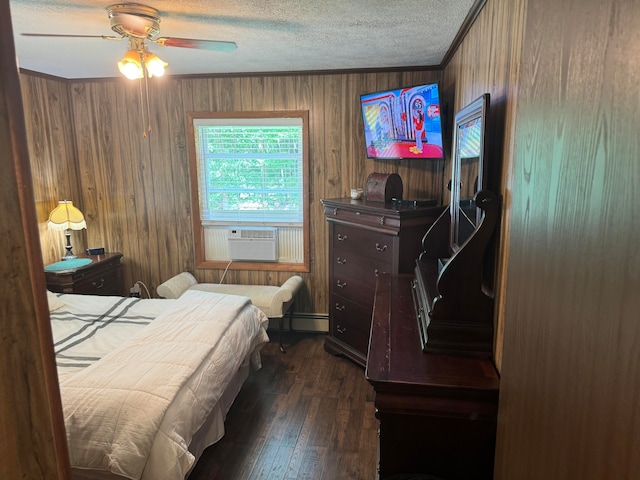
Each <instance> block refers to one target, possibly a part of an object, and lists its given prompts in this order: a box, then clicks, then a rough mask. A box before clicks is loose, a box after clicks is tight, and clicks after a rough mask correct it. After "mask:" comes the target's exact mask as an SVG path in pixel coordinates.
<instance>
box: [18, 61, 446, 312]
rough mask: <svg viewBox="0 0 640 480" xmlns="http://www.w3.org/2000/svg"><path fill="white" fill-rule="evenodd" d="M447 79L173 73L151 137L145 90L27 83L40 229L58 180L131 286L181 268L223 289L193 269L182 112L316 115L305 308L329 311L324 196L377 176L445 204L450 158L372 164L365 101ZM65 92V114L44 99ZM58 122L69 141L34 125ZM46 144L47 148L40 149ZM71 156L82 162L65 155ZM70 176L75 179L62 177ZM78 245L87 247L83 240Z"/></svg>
mask: <svg viewBox="0 0 640 480" xmlns="http://www.w3.org/2000/svg"><path fill="white" fill-rule="evenodd" d="M114 68H115V67H114ZM440 79H441V74H440V72H438V71H425V70H422V71H407V72H388V73H344V74H316V75H273V76H251V77H211V78H207V77H176V78H172V77H170V76H168V77H164V78H162V79H153V80H152V81H150V82H149V85H150V102H151V105H150V112H151V127H152V132H151V133H150V134H149V135H148V136H147V138H144V137H143V135H142V133H143V131H144V129H145V127H146V125H145V123H144V121H143V113H145V110H143V108H142V106H141V104H140V91H139V88H138V87H139V85H138V83H136V82H130V81H127V80H125V79H121V78H117V79H113V80H101V81H73V82H64V81H61V80H60V81H55V80H51V79H42V78H38V77H37V76H35V75H30V74H23V84H24V85H25V94H24V97H25V102H26V103H27V105H28V107H27V108H28V110H29V111H30V112H31V115H30V116H31V118H33V119H34V120H33V121H31V122H29V123H30V130H31V132H32V133H33V138H32V144H31V151H32V161H33V164H34V170H38V171H40V172H42V174H41V176H42V177H43V180H42V181H40V182H39V183H38V185H37V186H36V189H37V190H38V192H37V196H38V198H40V199H42V200H41V201H42V202H43V203H46V208H43V209H41V211H39V212H38V215H39V220H40V221H41V222H44V221H45V220H46V216H47V215H48V210H49V208H50V207H51V206H53V205H55V202H54V200H55V199H57V198H58V197H60V196H61V195H62V196H65V195H63V192H61V190H63V188H62V187H61V186H60V182H62V184H64V182H65V181H66V182H68V185H65V187H67V186H68V188H69V190H70V191H71V193H70V194H69V195H73V196H74V198H73V199H74V200H75V201H76V203H77V204H78V206H79V207H80V208H81V209H82V211H83V212H84V214H85V216H86V217H87V231H86V233H85V234H86V244H87V246H92V247H93V246H104V247H105V248H106V249H107V250H110V251H121V252H123V253H124V264H125V278H126V282H127V285H133V283H134V282H135V281H137V280H141V281H143V282H144V283H145V285H147V286H148V287H149V289H150V290H151V291H152V292H153V291H154V290H155V287H157V285H159V284H160V283H162V282H163V281H164V280H166V279H168V278H169V277H171V276H172V275H175V274H177V273H180V272H181V271H184V270H188V271H191V272H193V273H194V274H195V275H196V277H197V278H198V279H199V280H200V281H210V282H217V281H219V279H220V276H221V274H222V271H220V270H197V271H194V252H193V233H192V227H191V209H190V203H189V176H188V159H187V149H186V143H185V142H186V119H185V114H186V112H191V111H251V110H309V117H310V172H309V175H310V210H311V211H310V225H311V259H310V260H311V271H310V272H309V273H308V274H306V273H305V274H303V278H304V279H305V284H306V289H304V291H303V292H302V293H301V294H300V297H301V298H300V299H299V302H298V305H297V310H299V311H303V312H308V313H326V312H327V309H328V296H327V295H328V293H327V287H328V264H327V252H328V247H327V235H328V233H327V226H326V221H325V218H324V214H323V211H322V207H321V204H320V199H321V198H334V197H344V196H348V194H349V190H350V189H351V188H352V187H361V186H364V183H365V182H366V178H367V176H368V174H369V173H371V172H374V171H377V172H389V173H392V172H393V173H398V174H399V175H400V176H401V178H402V179H403V183H404V191H405V198H416V197H435V198H438V199H440V198H441V196H442V182H443V166H444V162H443V161H437V160H435V161H434V160H429V161H409V160H403V161H373V160H369V159H367V158H366V157H365V153H364V135H363V126H362V119H361V114H360V103H359V98H360V95H361V94H364V93H370V92H374V91H378V90H383V89H387V88H397V87H402V86H410V85H417V84H420V83H426V82H431V81H438V80H440ZM65 88H68V92H69V100H68V101H67V103H66V104H65V105H64V106H60V108H58V106H57V105H53V106H52V105H50V104H47V102H46V101H45V100H43V99H46V98H49V97H51V96H55V97H57V98H62V96H63V92H64V91H65ZM54 112H55V113H54ZM54 114H55V115H57V117H56V118H54V119H53V120H55V122H54V123H56V124H57V123H58V122H60V124H61V125H66V126H67V127H68V128H66V129H65V130H64V132H61V131H58V130H55V131H49V130H47V128H48V127H47V125H44V124H40V123H39V122H37V121H35V119H38V118H40V117H45V118H50V117H51V116H52V115H54ZM40 136H44V137H49V138H50V139H51V141H49V142H46V141H43V142H40V141H39V140H37V138H39V137H40ZM41 144H42V145H43V146H42V147H40V145H41ZM73 149H75V150H76V155H75V156H74V155H67V151H69V150H73ZM72 171H73V172H75V177H74V176H73V175H71V172H72ZM66 172H69V179H67V177H62V176H63V175H66ZM72 177H74V178H73V179H72ZM73 180H76V181H77V183H78V185H79V187H78V188H79V190H77V191H74V190H73V188H72V187H74V185H75V184H74V183H73ZM47 199H50V200H48V203H47ZM77 233H78V232H73V234H74V235H76V234H77ZM42 238H43V250H44V255H45V262H48V261H55V260H56V255H54V252H55V253H56V254H57V251H56V250H55V248H54V246H53V245H52V240H51V239H50V238H47V237H45V236H44V235H43V237H42ZM75 238H76V237H75V236H74V239H75ZM76 244H78V245H79V246H80V243H79V240H76V241H75V242H74V245H76ZM82 248H84V245H82ZM290 275H291V273H288V272H280V273H279V272H269V271H266V272H260V271H233V270H230V271H229V272H228V273H227V276H226V277H225V281H226V282H228V283H256V284H270V285H275V284H279V283H281V282H283V281H284V280H285V279H286V278H288V277H289V276H290Z"/></svg>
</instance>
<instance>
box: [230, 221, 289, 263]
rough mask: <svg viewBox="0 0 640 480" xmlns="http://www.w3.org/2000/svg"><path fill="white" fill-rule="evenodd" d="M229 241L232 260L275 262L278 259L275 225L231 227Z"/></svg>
mask: <svg viewBox="0 0 640 480" xmlns="http://www.w3.org/2000/svg"><path fill="white" fill-rule="evenodd" d="M227 241H228V247H229V258H230V259H231V260H250V261H254V262H255V261H263V262H275V261H276V260H277V259H278V229H277V228H275V227H231V228H229V231H228V233H227Z"/></svg>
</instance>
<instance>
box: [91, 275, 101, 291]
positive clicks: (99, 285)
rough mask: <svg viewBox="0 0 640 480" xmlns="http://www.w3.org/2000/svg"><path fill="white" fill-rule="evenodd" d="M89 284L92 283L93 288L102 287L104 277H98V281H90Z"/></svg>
mask: <svg viewBox="0 0 640 480" xmlns="http://www.w3.org/2000/svg"><path fill="white" fill-rule="evenodd" d="M91 285H93V288H95V289H96V290H99V289H101V288H102V287H104V278H101V279H100V283H96V282H91Z"/></svg>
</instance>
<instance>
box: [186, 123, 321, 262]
mask: <svg viewBox="0 0 640 480" xmlns="http://www.w3.org/2000/svg"><path fill="white" fill-rule="evenodd" d="M188 127H189V132H188V133H189V162H190V170H191V189H192V194H191V199H192V207H193V209H192V211H193V212H194V216H193V217H194V237H195V248H196V266H197V267H198V268H223V267H226V266H227V265H228V264H229V261H230V260H233V264H232V265H231V267H230V268H237V269H240V268H242V269H256V270H285V269H286V270H292V271H308V270H309V259H308V256H309V254H308V252H309V248H308V245H309V234H308V210H309V205H308V193H307V190H308V180H307V171H308V160H307V159H308V154H307V151H308V145H307V143H308V141H307V139H308V132H307V129H308V113H307V112H289V111H285V112H222V113H190V114H188ZM238 229H241V230H242V231H250V233H251V235H249V236H251V237H252V238H253V237H260V240H256V241H263V240H265V239H264V237H266V236H269V237H273V236H274V235H275V237H276V241H275V242H274V249H275V250H276V251H275V254H274V256H269V258H268V259H267V260H265V259H264V258H263V257H262V255H261V254H260V252H259V250H260V248H258V249H256V248H254V246H255V245H257V243H254V244H251V245H249V251H244V252H243V254H244V255H249V257H248V258H247V257H245V256H242V255H241V256H240V257H239V258H240V259H239V260H238V257H237V255H238V253H237V248H230V242H232V241H231V240H230V239H229V237H230V236H231V235H230V232H234V233H235V232H237V231H238ZM265 230H267V231H269V232H270V233H269V234H268V235H265V234H263V233H262V232H264V231H265ZM243 235H244V234H243ZM237 245H238V243H235V244H234V247H237ZM276 245H277V248H275V246H276Z"/></svg>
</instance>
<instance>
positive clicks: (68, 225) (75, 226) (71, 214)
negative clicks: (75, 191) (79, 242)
mask: <svg viewBox="0 0 640 480" xmlns="http://www.w3.org/2000/svg"><path fill="white" fill-rule="evenodd" d="M47 227H48V228H50V229H51V230H68V229H71V230H81V229H83V228H87V223H86V222H85V221H84V215H83V214H82V212H81V211H80V210H78V209H77V208H76V207H74V206H73V202H72V201H71V200H61V201H59V202H58V206H57V207H56V208H54V209H53V210H52V211H51V213H50V214H49V222H48V223H47Z"/></svg>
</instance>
